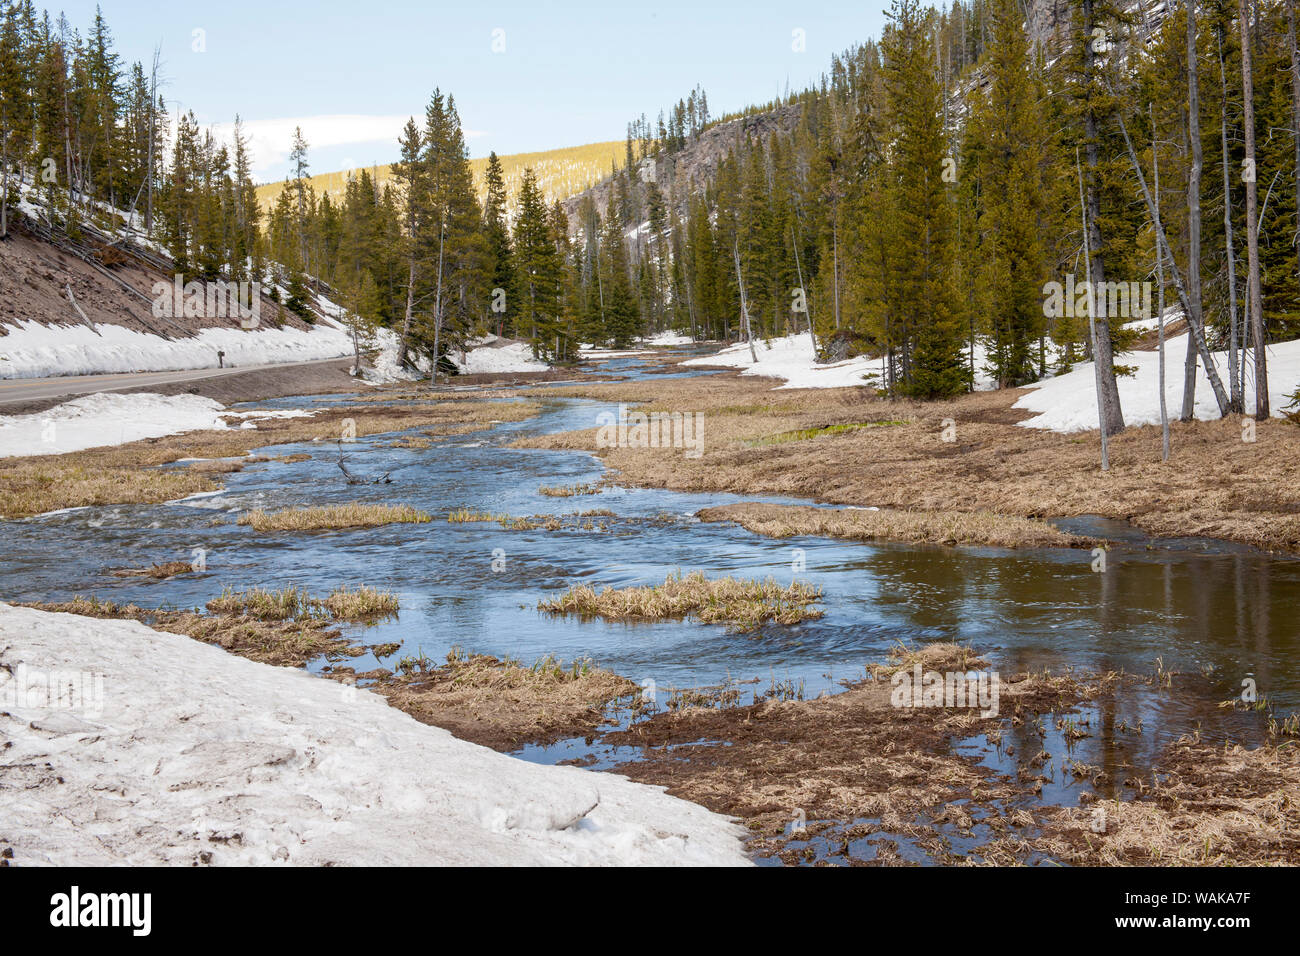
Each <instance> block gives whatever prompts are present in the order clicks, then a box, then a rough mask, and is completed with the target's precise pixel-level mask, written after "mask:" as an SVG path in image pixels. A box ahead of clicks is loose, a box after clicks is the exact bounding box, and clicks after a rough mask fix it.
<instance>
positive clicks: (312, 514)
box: [239, 501, 433, 531]
mask: <svg viewBox="0 0 1300 956" xmlns="http://www.w3.org/2000/svg"><path fill="white" fill-rule="evenodd" d="M432 520H433V516H432V515H429V514H427V513H426V512H423V511H417V510H416V509H414V508H411V507H409V506H407V505H372V504H366V503H364V502H360V501H354V502H351V503H349V504H345V505H322V506H320V507H316V508H289V509H286V510H284V511H275V512H270V513H268V512H265V511H262V510H260V509H259V510H257V511H250V512H248V513H247V514H242V515H240V516H239V523H240V524H243V525H251V526H252V528H253V530H254V531H321V530H327V529H336V528H374V527H378V526H379V525H386V524H425V523H427V522H429V521H432Z"/></svg>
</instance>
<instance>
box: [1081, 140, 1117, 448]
mask: <svg viewBox="0 0 1300 956" xmlns="http://www.w3.org/2000/svg"><path fill="white" fill-rule="evenodd" d="M1074 167H1075V169H1076V170H1077V171H1078V173H1079V215H1080V217H1081V218H1082V221H1083V270H1084V273H1083V274H1084V281H1085V282H1087V284H1088V335H1089V337H1090V338H1091V339H1092V367H1093V375H1094V378H1095V379H1096V382H1097V429H1098V431H1100V432H1101V470H1102V471H1110V443H1109V436H1108V434H1107V431H1106V407H1105V405H1104V404H1103V403H1102V378H1103V376H1102V373H1101V362H1099V361H1097V317H1096V314H1095V313H1096V311H1097V309H1096V306H1097V290H1096V289H1095V288H1094V286H1093V284H1092V253H1091V251H1090V250H1089V246H1090V245H1091V243H1090V242H1089V240H1088V204H1087V203H1086V202H1085V201H1084V195H1083V167H1082V166H1081V165H1080V164H1079V151H1078V148H1077V147H1076V149H1075V152H1074ZM1112 378H1113V376H1112Z"/></svg>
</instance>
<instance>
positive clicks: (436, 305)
mask: <svg viewBox="0 0 1300 956" xmlns="http://www.w3.org/2000/svg"><path fill="white" fill-rule="evenodd" d="M446 236H447V222H446V220H443V222H442V224H441V226H439V228H438V285H437V290H438V291H437V293H436V294H435V295H434V299H433V371H432V372H430V373H429V380H430V381H431V382H437V381H438V348H439V344H440V343H439V341H438V340H439V338H440V337H441V336H442V244H443V241H444V240H445V239H446ZM536 334H537V333H536V331H534V333H533V335H534V338H535V337H536Z"/></svg>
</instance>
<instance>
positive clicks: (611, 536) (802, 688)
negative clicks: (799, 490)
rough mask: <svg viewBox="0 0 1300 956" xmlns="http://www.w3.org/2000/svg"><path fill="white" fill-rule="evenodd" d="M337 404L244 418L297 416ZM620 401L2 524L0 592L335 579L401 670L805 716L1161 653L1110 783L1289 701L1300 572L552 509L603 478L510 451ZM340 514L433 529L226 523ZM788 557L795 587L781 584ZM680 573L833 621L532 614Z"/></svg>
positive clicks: (1101, 738)
mask: <svg viewBox="0 0 1300 956" xmlns="http://www.w3.org/2000/svg"><path fill="white" fill-rule="evenodd" d="M602 369H603V370H604V371H606V372H610V373H617V374H619V375H621V376H623V377H632V376H637V375H641V374H645V372H646V366H645V365H643V364H641V363H639V361H638V360H637V359H634V358H615V359H611V360H609V361H608V362H606V363H605V364H604V365H603V366H602ZM681 374H688V373H686V372H683V373H681ZM340 400H345V399H341V398H340V396H317V397H310V396H309V397H300V398H295V399H289V400H279V401H275V402H267V403H259V404H261V405H263V406H274V407H304V408H310V407H312V406H314V405H327V404H330V403H335V402H338V401H340ZM247 407H254V406H247ZM613 408H614V406H611V405H608V404H606V403H601V402H594V401H587V400H567V399H565V400H560V399H544V400H543V409H542V412H541V414H540V415H538V416H537V417H536V418H534V419H531V420H529V421H525V422H519V423H507V424H499V425H497V426H495V427H494V428H493V429H491V430H490V431H481V432H474V433H471V434H467V435H457V436H454V437H451V438H446V439H438V440H435V441H434V444H433V445H432V446H431V447H428V448H424V449H401V448H392V447H389V444H390V443H391V442H392V440H393V436H391V435H387V436H381V437H370V438H366V439H361V440H358V441H357V443H356V444H355V445H353V446H351V447H350V448H349V450H348V456H349V458H348V461H349V466H350V467H352V468H353V469H354V470H362V471H365V472H369V473H382V472H384V471H389V470H391V472H392V479H393V482H392V484H388V485H364V486H348V485H346V484H344V482H343V481H342V480H341V473H340V471H339V469H338V466H337V463H336V461H337V453H336V451H335V449H334V447H333V446H330V445H328V444H326V445H321V444H292V445H284V446H278V447H276V448H272V449H261V450H259V453H261V454H291V453H295V452H306V453H307V454H311V455H313V457H312V459H311V460H309V461H304V462H300V463H296V464H284V463H277V462H268V463H265V464H256V465H250V466H248V467H246V468H245V469H244V470H243V471H241V472H237V473H232V474H229V475H225V476H223V479H222V480H223V481H224V483H225V486H226V487H225V490H223V491H221V492H218V493H215V494H210V495H206V496H198V497H194V498H190V499H186V500H184V501H179V502H174V503H170V504H166V505H157V506H136V505H130V506H128V505H120V506H112V507H102V508H88V509H80V510H75V511H69V512H64V513H58V514H52V515H47V516H42V517H38V518H33V519H29V520H25V521H14V522H7V523H5V524H4V538H5V542H4V548H3V551H0V595H2V596H3V598H4V599H5V600H10V601H38V600H39V601H57V600H63V599H66V598H70V597H72V596H74V595H78V594H82V595H88V594H94V595H97V596H99V597H101V598H105V599H111V600H114V601H118V602H136V603H138V604H140V605H141V606H145V607H157V606H169V607H195V606H202V605H203V604H204V603H205V602H207V601H208V600H210V599H212V598H214V597H216V596H217V595H218V594H220V593H221V591H222V589H223V588H225V587H231V588H234V589H236V590H242V589H246V588H249V587H253V586H261V587H266V588H282V587H286V586H288V585H299V586H301V587H303V588H306V589H307V590H308V591H310V592H312V593H313V594H320V595H323V594H325V593H327V592H328V591H329V590H331V589H332V588H334V587H335V586H339V585H345V584H346V585H350V586H355V585H357V584H367V585H370V586H373V587H380V588H389V589H391V590H393V591H394V592H396V593H397V594H398V595H399V596H400V599H401V607H402V610H401V614H400V617H398V618H397V619H395V620H392V621H389V622H386V623H383V624H379V625H377V626H374V627H371V628H365V629H363V628H355V629H352V630H351V631H350V633H351V634H352V635H353V636H356V637H357V638H358V640H361V641H364V642H365V643H367V644H372V645H373V644H380V643H385V642H398V643H400V644H401V646H402V649H401V651H399V652H398V654H397V658H400V657H402V656H416V655H418V654H420V653H423V654H426V655H428V656H429V657H430V658H433V659H434V660H440V659H441V658H442V657H443V656H444V655H445V654H446V653H447V652H448V651H449V650H450V649H451V648H452V647H453V646H459V647H461V648H464V649H466V650H468V651H472V652H477V653H487V654H493V655H497V656H500V657H507V656H508V657H513V658H515V659H518V660H521V661H523V662H525V663H528V662H531V661H533V660H535V659H537V658H540V657H543V656H545V655H548V654H549V655H555V656H556V657H559V658H561V659H563V660H566V661H568V660H573V659H575V658H581V657H589V658H590V659H591V661H592V662H593V663H594V664H595V665H597V666H600V667H604V668H608V669H610V670H612V671H615V672H616V673H619V674H622V675H624V676H627V677H629V678H631V679H632V680H634V681H636V682H638V683H647V682H649V681H653V682H654V687H655V688H656V689H657V690H658V691H659V692H660V694H663V693H666V691H667V689H669V688H674V687H696V686H703V685H713V684H718V683H720V682H723V681H726V680H729V679H730V680H739V681H754V680H756V681H757V682H758V683H757V684H754V685H745V686H754V687H757V688H760V689H766V688H768V687H769V686H771V685H772V684H782V685H783V686H786V687H788V688H792V689H794V692H796V693H799V692H801V693H803V694H804V695H805V696H807V697H813V696H816V695H817V694H820V693H834V692H836V691H837V690H839V689H840V687H841V684H840V682H841V681H843V680H849V679H853V678H858V677H861V676H862V675H863V673H864V669H865V668H866V667H867V666H868V665H869V664H871V663H872V662H877V661H882V660H884V659H885V657H886V655H887V653H888V651H889V650H890V649H891V648H892V647H893V646H895V645H896V644H898V643H900V642H901V643H903V644H906V645H917V644H921V643H925V642H930V641H955V642H960V643H963V644H969V645H971V646H973V647H974V648H975V649H976V650H977V651H979V652H980V653H982V654H985V655H986V656H988V657H989V659H990V661H991V662H992V666H993V667H994V668H995V669H996V670H998V671H999V672H1000V673H1002V674H1003V675H1008V674H1011V673H1015V672H1020V671H1024V670H1028V669H1037V668H1042V667H1050V668H1052V669H1053V670H1057V671H1059V670H1061V669H1063V668H1065V667H1067V666H1068V667H1075V668H1078V669H1080V670H1085V671H1093V670H1100V671H1109V670H1121V669H1123V670H1127V671H1129V672H1134V673H1140V674H1150V673H1152V672H1153V669H1154V668H1155V666H1156V664H1155V662H1156V661H1157V659H1159V660H1160V661H1161V662H1162V666H1163V668H1164V669H1166V670H1170V671H1177V672H1180V674H1181V675H1182V676H1181V677H1178V678H1175V681H1174V684H1173V687H1172V688H1171V689H1167V690H1159V691H1157V690H1155V689H1151V690H1149V691H1140V692H1138V693H1135V694H1133V695H1129V696H1126V697H1125V698H1124V703H1123V704H1122V705H1116V706H1115V707H1113V708H1110V709H1109V710H1106V711H1103V710H1098V711H1097V712H1096V713H1095V714H1094V715H1092V717H1093V718H1095V719H1093V720H1092V726H1093V727H1094V728H1096V732H1095V734H1094V736H1093V737H1091V738H1089V739H1088V740H1086V741H1083V742H1081V743H1080V745H1079V748H1080V749H1079V751H1078V759H1080V760H1085V761H1088V762H1090V763H1093V764H1096V765H1098V766H1102V767H1110V766H1116V767H1123V766H1131V767H1136V768H1139V769H1141V768H1143V767H1148V766H1150V764H1151V762H1152V761H1153V760H1154V759H1155V758H1156V756H1157V755H1158V753H1159V751H1160V749H1161V747H1163V746H1164V745H1165V744H1166V743H1167V742H1168V741H1169V740H1171V739H1173V738H1176V737H1177V736H1179V735H1181V734H1183V733H1185V732H1190V731H1193V730H1195V729H1197V728H1200V730H1201V731H1202V733H1203V734H1205V735H1208V736H1209V737H1211V738H1214V737H1218V736H1223V735H1230V736H1233V737H1234V738H1235V739H1244V740H1250V739H1252V738H1253V739H1258V738H1259V736H1260V735H1261V734H1262V732H1263V730H1262V728H1263V726H1264V721H1263V718H1262V717H1261V715H1260V714H1258V713H1255V712H1250V713H1243V712H1241V711H1239V710H1231V709H1225V708H1221V707H1219V706H1217V705H1218V703H1219V702H1220V701H1223V700H1226V699H1229V698H1233V697H1237V696H1238V695H1239V694H1240V693H1241V688H1242V681H1243V680H1245V679H1247V678H1249V679H1253V680H1254V681H1255V682H1256V684H1257V687H1258V690H1259V692H1260V693H1261V694H1266V695H1267V696H1268V698H1269V699H1270V700H1271V701H1272V702H1273V703H1274V704H1275V705H1276V706H1277V707H1278V709H1279V710H1281V711H1283V712H1285V711H1289V710H1293V709H1295V708H1296V707H1297V706H1300V663H1298V662H1300V624H1298V622H1297V619H1296V616H1295V608H1297V607H1300V561H1296V560H1293V559H1290V558H1284V557H1278V556H1271V555H1267V554H1263V553H1259V552H1256V551H1253V550H1251V549H1248V548H1245V547H1238V546H1233V545H1227V544H1224V543H1222V542H1214V541H1200V540H1177V541H1158V542H1152V541H1149V540H1148V539H1147V538H1146V537H1145V536H1144V535H1142V534H1140V533H1135V532H1134V531H1132V529H1130V528H1128V527H1127V526H1126V525H1122V524H1118V523H1111V522H1102V521H1091V522H1089V521H1085V520H1077V519H1076V520H1074V521H1071V522H1062V524H1063V525H1065V526H1068V527H1070V528H1071V529H1079V530H1085V531H1089V532H1091V533H1095V534H1100V535H1103V536H1105V537H1108V538H1110V539H1112V540H1114V541H1116V542H1117V543H1116V546H1115V547H1114V548H1113V549H1112V550H1111V551H1110V552H1109V553H1108V555H1107V564H1106V570H1105V571H1104V572H1098V571H1095V570H1094V559H1093V555H1092V554H1091V553H1090V552H1088V551H1087V550H1064V549H1055V550H1052V549H1044V550H1030V549H1025V550H1017V551H1008V550H1001V549H994V548H972V547H960V548H951V547H915V546H904V545H893V544H881V543H869V544H868V543H848V542H840V541H833V540H828V539H822V538H790V539H784V540H774V539H768V538H763V537H759V536H757V535H755V534H751V533H749V532H747V531H744V530H743V529H740V528H738V527H735V526H730V525H723V524H705V523H701V522H699V521H698V520H696V519H695V518H693V517H692V515H693V514H694V512H696V511H697V510H699V509H700V508H703V507H706V506H712V505H718V504H725V503H728V502H732V501H738V500H756V499H755V497H754V496H748V497H746V498H745V499H741V498H738V497H736V496H732V495H722V494H685V493H677V492H669V491H660V490H624V489H618V488H611V489H608V490H605V491H603V492H602V493H600V494H596V495H584V496H578V497H571V498H550V497H545V496H543V495H541V494H539V492H538V488H539V487H540V486H542V485H564V484H574V483H583V482H594V481H596V480H598V479H599V478H600V477H601V476H602V474H603V469H602V466H601V464H600V463H599V462H598V461H597V460H596V459H595V458H594V457H592V456H590V455H587V454H582V453H572V452H552V451H536V450H518V449H512V448H509V447H506V446H507V445H509V444H510V443H511V442H513V441H514V440H516V439H517V438H519V437H520V436H523V435H528V434H535V433H548V432H557V431H566V430H570V429H578V428H589V427H592V426H594V425H595V424H596V419H597V416H598V415H599V414H600V413H602V412H608V411H611V410H612V409H613ZM664 453H665V454H681V452H680V451H668V450H665V452H664ZM353 500H362V501H373V502H386V503H402V504H408V505H411V506H414V507H416V508H421V509H424V510H426V511H429V512H431V513H433V514H435V516H437V517H436V519H435V521H434V522H432V523H429V524H424V525H390V526H387V527H382V528H376V529H363V530H352V531H329V532H317V533H307V534H300V533H275V534H258V533H255V532H253V531H252V530H250V529H249V528H246V527H240V526H238V525H237V524H236V519H237V518H238V516H239V514H240V513H241V512H242V511H245V510H247V509H250V508H266V509H275V508H283V507H290V506H301V505H304V504H325V503H331V502H345V501H353ZM764 500H772V501H781V500H790V501H791V502H792V503H795V502H794V501H793V499H770V498H769V499H764ZM799 503H806V502H799ZM460 507H465V508H472V509H480V510H485V511H491V512H494V513H502V512H506V513H509V514H512V515H535V514H573V513H577V512H581V511H585V510H589V509H593V508H607V509H609V510H611V511H613V512H615V515H616V517H613V518H608V517H607V518H596V519H593V520H594V521H596V522H598V523H602V524H603V525H604V526H605V530H603V531H599V530H587V531H584V530H577V529H574V530H561V531H546V530H541V529H538V530H534V531H512V530H506V529H504V528H502V527H501V526H500V525H498V524H497V523H495V522H490V523H488V522H485V523H463V524H451V523H448V522H446V521H445V520H442V518H443V516H445V514H446V513H447V512H448V511H449V510H452V509H455V508H460ZM200 548H201V549H203V551H204V552H205V559H206V562H207V571H206V573H201V574H196V575H186V576H182V577H178V578H175V579H172V580H169V581H166V582H162V583H145V582H143V581H141V580H140V579H137V578H116V577H112V576H110V575H109V573H108V572H109V570H110V569H113V568H134V567H143V566H146V565H148V564H150V563H152V562H155V561H167V560H176V559H177V558H182V557H188V556H190V555H191V553H192V552H193V549H200ZM799 559H801V561H802V568H803V569H802V570H799V571H798V572H797V574H796V571H795V563H796V561H797V560H799ZM675 569H681V570H697V569H698V570H703V571H705V572H707V573H708V574H709V575H710V576H714V575H724V574H731V575H736V576H739V577H757V578H762V577H767V576H772V577H775V578H777V579H778V580H782V581H786V580H789V579H791V578H792V577H796V576H797V578H798V579H800V580H804V581H809V582H812V583H814V584H816V585H819V586H820V587H822V588H823V589H824V591H825V596H824V606H825V609H826V615H825V617H824V618H822V619H820V620H817V621H810V622H806V623H803V624H801V625H798V626H795V627H781V626H769V627H764V628H761V629H759V630H758V631H755V632H751V633H746V634H737V633H732V632H729V631H727V629H725V628H723V627H721V626H704V625H700V624H696V623H693V622H681V621H665V622H654V623H645V624H612V623H606V622H603V621H583V620H578V619H576V618H571V617H552V616H548V615H545V614H543V613H540V612H539V611H538V610H537V609H536V606H537V602H538V599H539V598H542V597H545V596H548V595H551V594H554V593H556V592H559V591H562V590H564V589H565V588H567V587H569V586H570V585H572V584H575V583H585V584H590V585H594V586H605V585H608V586H624V585H632V584H647V583H656V582H661V581H662V580H663V578H664V576H665V575H666V574H668V573H669V572H671V571H673V570H675ZM397 658H388V659H386V660H385V661H384V662H379V661H376V660H375V659H374V658H373V657H372V656H369V655H367V656H365V657H361V658H357V659H353V660H349V661H348V663H349V664H350V665H353V666H355V667H356V669H357V671H358V672H361V671H365V670H368V669H370V668H372V667H377V666H383V664H387V665H388V666H392V664H393V661H394V660H395V659H397ZM314 666H315V667H317V668H319V667H321V666H323V662H317V664H315V665H314ZM1116 727H1122V728H1131V727H1138V728H1140V731H1139V732H1137V733H1132V732H1129V733H1121V732H1119V731H1117V730H1116ZM969 746H971V747H973V748H976V749H977V750H979V752H981V753H983V754H984V757H983V758H982V759H986V760H988V761H989V762H990V763H991V765H995V766H1000V767H1002V769H1014V764H1011V765H1010V766H1007V765H1006V760H1005V758H1004V757H1002V756H1000V753H999V752H998V751H996V750H995V749H990V748H987V747H984V748H979V746H978V742H977V741H973V742H970V744H969ZM1025 749H1026V748H1025V746H1021V747H1018V748H1017V750H1019V751H1020V752H1022V753H1023V752H1024V750H1025ZM521 756H523V757H524V758H526V759H532V760H540V761H558V760H561V759H570V758H574V757H584V758H586V760H587V761H588V762H589V763H594V764H595V765H598V766H599V765H605V766H608V765H610V764H612V763H615V762H618V761H619V760H622V759H628V758H630V757H634V756H635V755H634V754H631V753H628V752H625V751H624V752H618V751H614V750H612V749H608V750H601V748H600V747H599V745H598V744H597V745H594V746H593V745H592V744H589V743H588V742H586V741H564V742H561V743H559V744H556V745H552V746H548V747H527V748H524V750H523V751H521ZM1112 776H1114V777H1116V778H1122V777H1123V776H1124V774H1115V775H1112ZM1115 786H1117V787H1118V786H1119V784H1118V783H1116V784H1115ZM1044 799H1047V800H1049V801H1050V802H1060V803H1067V804H1068V803H1071V802H1073V800H1074V796H1073V795H1072V794H1071V792H1070V789H1069V787H1068V786H1067V785H1066V784H1064V783H1062V784H1061V785H1060V786H1053V787H1049V788H1047V790H1045V793H1044Z"/></svg>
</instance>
